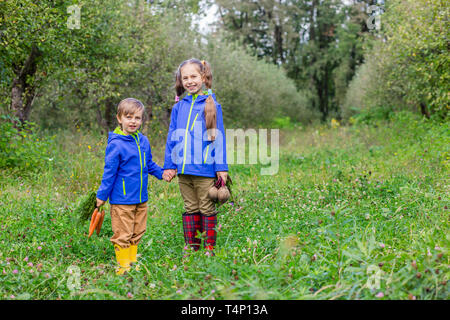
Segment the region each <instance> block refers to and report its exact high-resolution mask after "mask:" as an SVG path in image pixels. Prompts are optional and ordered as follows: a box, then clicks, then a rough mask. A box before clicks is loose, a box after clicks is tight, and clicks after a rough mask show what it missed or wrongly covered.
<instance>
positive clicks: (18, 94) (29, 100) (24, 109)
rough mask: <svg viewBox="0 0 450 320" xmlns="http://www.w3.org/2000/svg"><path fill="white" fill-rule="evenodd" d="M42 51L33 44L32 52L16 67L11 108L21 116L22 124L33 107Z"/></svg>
mask: <svg viewBox="0 0 450 320" xmlns="http://www.w3.org/2000/svg"><path fill="white" fill-rule="evenodd" d="M41 55H42V52H41V51H40V50H39V48H38V47H36V46H35V45H33V47H32V48H31V52H30V54H29V56H28V58H27V60H26V61H25V63H24V64H23V66H17V67H16V68H15V73H16V76H15V78H14V79H13V82H12V88H11V110H12V111H13V112H14V115H15V116H16V117H17V118H19V121H20V123H19V124H18V125H22V124H23V123H24V122H25V121H27V120H28V118H29V116H30V111H31V107H32V105H33V100H34V97H35V92H36V85H35V84H34V82H33V80H34V76H35V74H36V71H37V64H38V60H39V57H40V56H41Z"/></svg>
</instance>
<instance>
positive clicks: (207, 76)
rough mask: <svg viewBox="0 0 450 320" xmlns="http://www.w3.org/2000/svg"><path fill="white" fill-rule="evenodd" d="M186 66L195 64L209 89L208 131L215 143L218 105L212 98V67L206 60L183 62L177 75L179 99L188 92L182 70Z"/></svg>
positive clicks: (206, 108)
mask: <svg viewBox="0 0 450 320" xmlns="http://www.w3.org/2000/svg"><path fill="white" fill-rule="evenodd" d="M186 64H194V65H196V66H197V67H198V71H199V73H200V75H201V76H202V79H203V82H204V84H205V87H206V89H208V95H209V96H208V98H207V99H206V104H205V121H206V129H207V130H208V137H209V139H210V140H212V141H214V140H215V136H216V131H215V130H216V128H217V108H216V104H215V103H214V99H213V97H212V96H211V90H209V89H211V86H212V79H213V77H212V72H211V66H210V64H209V63H208V62H207V61H205V60H203V61H200V60H198V59H189V60H185V61H183V62H182V63H181V64H180V66H179V67H178V70H177V73H176V75H175V91H176V93H177V97H179V96H181V95H182V94H183V93H184V92H185V91H186V90H185V89H184V87H183V82H182V80H181V68H183V67H184V66H185V65H186ZM210 133H211V134H210Z"/></svg>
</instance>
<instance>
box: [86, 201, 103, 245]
mask: <svg viewBox="0 0 450 320" xmlns="http://www.w3.org/2000/svg"><path fill="white" fill-rule="evenodd" d="M104 218H105V210H102V211H101V212H100V209H99V208H95V209H94V212H93V213H92V217H91V223H90V225H89V236H88V238H90V237H91V236H92V234H93V233H94V230H96V231H97V235H99V234H100V229H101V228H102V224H103V219H104Z"/></svg>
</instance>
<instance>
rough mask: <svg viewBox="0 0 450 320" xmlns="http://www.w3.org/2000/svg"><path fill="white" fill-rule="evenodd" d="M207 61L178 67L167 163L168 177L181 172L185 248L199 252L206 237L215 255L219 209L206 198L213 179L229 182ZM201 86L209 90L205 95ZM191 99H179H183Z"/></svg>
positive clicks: (219, 112)
mask: <svg viewBox="0 0 450 320" xmlns="http://www.w3.org/2000/svg"><path fill="white" fill-rule="evenodd" d="M211 85H212V73H211V68H210V65H209V63H208V62H206V61H204V60H203V61H200V60H197V59H190V60H186V61H184V62H183V63H181V64H180V66H179V67H178V70H177V73H176V82H175V89H176V94H177V95H176V98H175V101H176V102H177V103H176V104H175V105H174V106H173V108H172V114H171V119H170V127H169V132H168V135H167V143H166V152H165V159H164V175H165V177H167V179H168V180H171V179H172V178H173V177H174V176H175V175H176V174H177V173H178V182H179V187H180V192H181V196H182V197H183V201H184V209H185V212H184V213H183V215H182V217H183V231H184V239H185V242H186V246H187V247H189V246H190V247H191V248H193V249H194V250H195V251H197V250H198V249H199V248H200V244H201V238H200V237H199V234H204V235H205V239H204V247H205V249H207V253H209V254H213V249H214V246H215V245H216V236H217V233H216V225H217V216H216V214H217V213H216V207H215V204H214V202H213V201H212V200H211V199H209V198H208V191H209V189H210V188H211V187H212V186H213V185H214V179H215V177H216V176H217V177H219V176H220V177H222V179H223V180H224V181H226V179H227V171H228V165H227V162H226V144H225V130H224V127H223V117H222V108H221V106H220V104H218V103H217V102H216V97H215V95H214V94H213V93H212V91H211ZM203 86H205V87H206V89H208V91H202V89H203ZM185 91H187V95H186V96H185V97H184V98H183V99H181V100H180V98H179V97H180V96H181V95H182V94H183V93H184V92H185Z"/></svg>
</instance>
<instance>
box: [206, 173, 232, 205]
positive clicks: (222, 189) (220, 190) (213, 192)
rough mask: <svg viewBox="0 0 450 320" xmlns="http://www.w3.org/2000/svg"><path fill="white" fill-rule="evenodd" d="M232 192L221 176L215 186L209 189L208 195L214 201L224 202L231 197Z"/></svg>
mask: <svg viewBox="0 0 450 320" xmlns="http://www.w3.org/2000/svg"><path fill="white" fill-rule="evenodd" d="M230 196H231V193H230V191H229V190H228V187H227V186H226V185H225V182H224V181H223V180H222V177H219V179H217V181H216V182H215V183H214V186H212V187H211V189H209V192H208V197H209V198H210V199H211V200H213V201H214V202H219V203H220V204H223V203H225V202H227V200H228V199H229V198H230Z"/></svg>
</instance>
